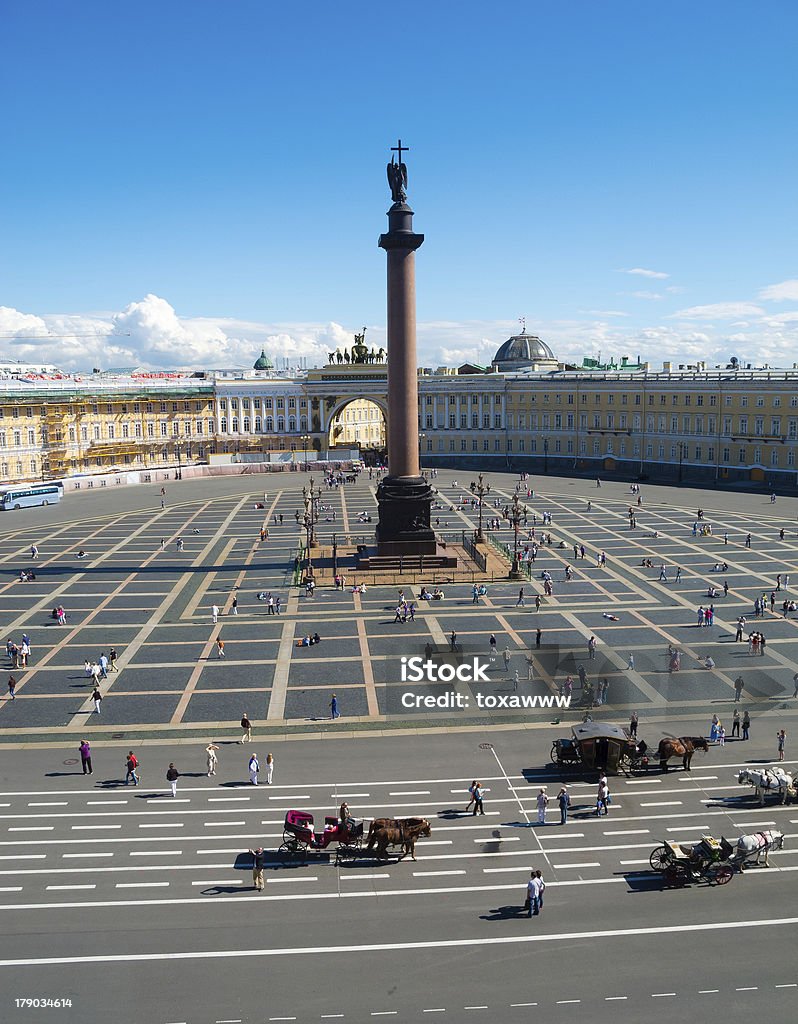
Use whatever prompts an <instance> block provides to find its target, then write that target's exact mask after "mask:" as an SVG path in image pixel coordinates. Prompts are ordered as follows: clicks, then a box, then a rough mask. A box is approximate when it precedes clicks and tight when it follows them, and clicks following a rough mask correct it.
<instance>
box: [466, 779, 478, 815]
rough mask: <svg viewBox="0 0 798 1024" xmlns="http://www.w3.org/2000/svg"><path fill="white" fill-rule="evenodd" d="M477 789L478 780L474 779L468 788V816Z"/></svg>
mask: <svg viewBox="0 0 798 1024" xmlns="http://www.w3.org/2000/svg"><path fill="white" fill-rule="evenodd" d="M476 788H477V780H476V779H472V780H471V785H470V786H469V787H468V796H469V800H468V803H467V804H466V809H465V812H466V814H468V812H469V811H470V810H471V804H473V802H474V790H475V789H476Z"/></svg>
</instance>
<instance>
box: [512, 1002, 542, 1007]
mask: <svg viewBox="0 0 798 1024" xmlns="http://www.w3.org/2000/svg"><path fill="white" fill-rule="evenodd" d="M537 1005H538V1004H537V1003H510V1006H511V1007H512V1008H515V1007H517V1006H537Z"/></svg>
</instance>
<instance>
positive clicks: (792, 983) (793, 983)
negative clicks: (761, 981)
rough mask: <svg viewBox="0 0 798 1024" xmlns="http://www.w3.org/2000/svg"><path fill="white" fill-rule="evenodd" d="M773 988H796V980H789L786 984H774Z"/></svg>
mask: <svg viewBox="0 0 798 1024" xmlns="http://www.w3.org/2000/svg"><path fill="white" fill-rule="evenodd" d="M774 988H798V982H796V981H791V982H789V983H788V984H786V985H775V986H774Z"/></svg>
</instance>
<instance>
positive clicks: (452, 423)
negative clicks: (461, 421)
mask: <svg viewBox="0 0 798 1024" xmlns="http://www.w3.org/2000/svg"><path fill="white" fill-rule="evenodd" d="M456 423H457V416H456V415H455V414H454V413H453V412H450V413H449V426H450V427H454V426H455V424H456Z"/></svg>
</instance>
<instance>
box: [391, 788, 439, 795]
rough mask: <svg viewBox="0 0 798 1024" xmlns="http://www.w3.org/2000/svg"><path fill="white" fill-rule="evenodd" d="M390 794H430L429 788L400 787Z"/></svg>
mask: <svg viewBox="0 0 798 1024" xmlns="http://www.w3.org/2000/svg"><path fill="white" fill-rule="evenodd" d="M388 796H430V790H428V789H398V790H396V791H395V792H390V793H388Z"/></svg>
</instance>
